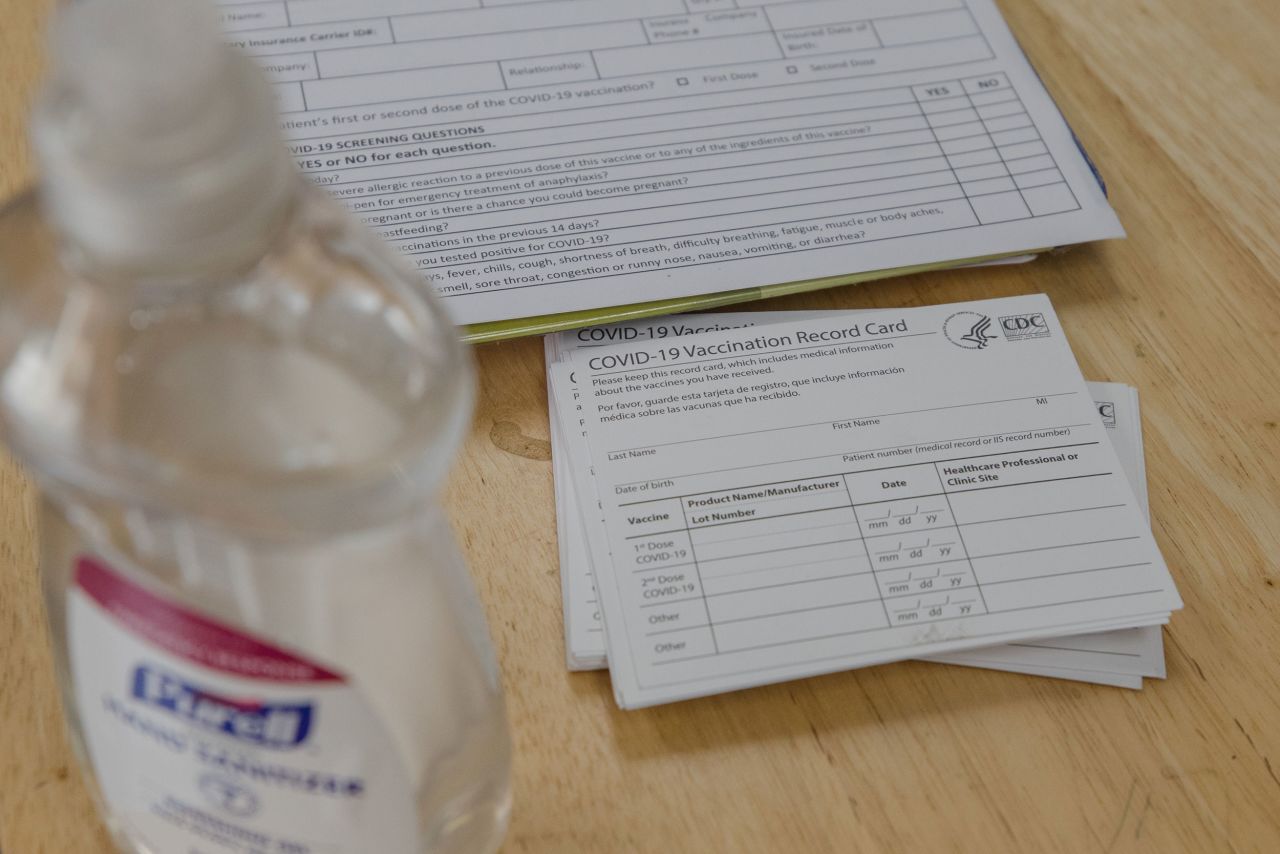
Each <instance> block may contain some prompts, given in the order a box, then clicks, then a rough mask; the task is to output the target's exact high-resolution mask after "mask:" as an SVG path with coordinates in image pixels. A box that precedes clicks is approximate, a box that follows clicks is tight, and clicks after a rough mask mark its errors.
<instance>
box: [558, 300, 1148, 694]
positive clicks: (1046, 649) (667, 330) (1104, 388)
mask: <svg viewBox="0 0 1280 854" xmlns="http://www.w3.org/2000/svg"><path fill="white" fill-rule="evenodd" d="M859 313H860V312H858V311H843V312H833V311H826V312H822V311H780V312H733V313H711V314H699V315H694V316H688V317H661V318H649V319H646V320H637V321H630V322H627V323H621V324H613V325H610V326H604V327H593V328H588V329H575V330H571V331H567V332H561V333H557V334H555V335H548V336H547V337H546V338H545V346H546V360H547V364H548V365H551V364H554V363H555V362H557V361H560V360H562V359H568V360H573V359H574V358H575V357H577V356H580V355H581V353H582V352H584V351H589V350H593V349H598V348H599V347H602V346H608V344H609V343H610V342H615V343H616V342H617V341H620V340H668V339H672V338H677V337H683V336H685V335H691V334H696V332H697V331H698V330H701V329H707V328H725V329H728V328H736V327H741V326H752V325H754V326H761V325H765V324H769V323H780V322H784V321H788V320H802V319H808V318H818V317H831V316H837V315H844V316H855V315H857V314H859ZM1087 385H1088V387H1089V391H1090V395H1091V397H1092V398H1093V400H1094V403H1095V405H1096V406H1097V408H1098V412H1099V416H1100V417H1101V419H1102V423H1103V425H1104V426H1105V427H1107V428H1108V429H1107V436H1108V437H1109V438H1110V439H1111V442H1112V445H1113V446H1114V447H1115V449H1116V453H1117V455H1118V456H1119V458H1120V461H1121V463H1122V465H1123V466H1124V470H1125V473H1126V475H1127V477H1128V478H1129V483H1130V485H1131V486H1132V487H1133V489H1134V493H1135V497H1136V498H1137V500H1138V502H1139V504H1140V505H1141V507H1142V510H1143V515H1144V516H1146V515H1148V513H1147V500H1146V467H1145V465H1144V464H1143V461H1142V432H1141V419H1140V418H1139V411H1138V398H1137V392H1136V390H1135V389H1133V388H1131V387H1129V386H1125V385H1121V384H1118V383H1095V382H1090V383H1088V384H1087ZM551 411H552V418H551V441H552V453H553V467H554V472H555V476H554V479H555V493H556V508H557V524H558V534H559V543H560V571H561V583H562V585H563V592H564V623H565V650H566V658H567V661H568V666H569V669H571V670H590V669H597V668H603V667H606V666H608V664H607V658H606V651H605V643H604V623H603V620H602V618H601V615H600V609H599V603H598V602H597V600H596V596H595V581H594V578H593V577H592V572H591V567H590V557H589V554H588V551H587V547H586V542H585V534H584V532H583V531H582V524H583V522H582V516H581V515H580V510H579V507H578V499H577V495H576V493H575V492H574V489H573V484H572V480H571V478H570V476H569V474H568V470H567V467H566V464H565V456H566V453H567V452H566V449H565V448H564V445H563V442H562V439H561V438H560V430H561V428H560V426H559V419H558V418H556V417H555V412H556V410H555V406H554V405H552V407H551ZM596 504H597V501H596V498H595V496H594V495H592V496H591V498H590V500H589V502H588V503H587V504H586V505H585V506H588V507H591V506H594V505H596ZM989 650H990V651H989ZM933 660H935V661H939V662H942V663H947V664H966V665H972V666H976V667H989V668H993V669H997V670H1011V671H1016V672H1019V673H1029V674H1033V675H1041V676H1051V677H1055V678H1065V679H1075V680H1080V681H1089V682H1098V683H1101V684H1106V685H1117V684H1118V685H1122V686H1123V687H1132V688H1141V687H1142V678H1141V677H1142V676H1144V675H1145V676H1159V677H1163V676H1164V674H1165V667H1164V647H1163V644H1162V641H1161V636H1160V628H1159V627H1158V626H1146V627H1141V628H1134V629H1120V630H1115V631H1111V632H1105V633H1100V634H1097V635H1087V634H1086V635H1077V636H1072V637H1067V638H1051V639H1048V640H1045V641H1038V642H1034V643H1023V644H1010V645H1004V646H1001V647H997V648H994V649H993V648H984V649H978V650H971V651H967V652H960V653H952V654H950V655H948V656H944V657H939V658H935V659H933Z"/></svg>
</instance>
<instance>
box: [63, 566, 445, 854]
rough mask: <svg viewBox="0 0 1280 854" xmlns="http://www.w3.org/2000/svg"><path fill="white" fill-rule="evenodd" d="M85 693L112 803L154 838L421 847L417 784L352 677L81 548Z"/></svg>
mask: <svg viewBox="0 0 1280 854" xmlns="http://www.w3.org/2000/svg"><path fill="white" fill-rule="evenodd" d="M68 595H69V602H68V632H69V638H68V642H69V648H70V656H71V670H72V679H73V684H74V688H75V697H76V706H77V709H78V711H79V714H80V722H81V726H82V728H83V732H84V739H85V743H86V746H87V749H88V753H89V758H90V760H91V761H92V763H93V769H94V772H95V774H96V775H97V778H98V783H99V787H100V789H101V791H102V795H103V798H104V799H105V800H106V804H107V807H108V809H109V810H110V811H111V812H112V813H113V815H114V818H115V819H116V820H117V821H118V822H119V823H120V825H121V826H122V827H123V829H124V830H125V832H126V834H127V835H129V836H130V837H131V838H132V841H134V842H135V843H137V844H140V845H141V846H142V847H144V848H145V849H146V850H148V851H157V852H180V854H223V852H236V854H267V852H270V854H322V853H323V854H346V852H362V853H363V852H370V851H377V852H379V854H417V852H419V851H420V850H421V848H420V846H419V845H418V844H417V843H418V838H417V837H418V833H417V819H416V812H415V809H414V801H413V789H412V788H411V787H410V785H409V781H408V779H407V777H406V774H405V771H404V767H403V765H402V763H401V762H400V761H399V759H398V757H397V754H396V751H395V750H394V749H393V745H392V741H391V738H390V736H389V734H388V732H387V731H386V730H385V729H384V728H383V726H382V725H381V723H380V722H379V720H378V718H377V717H376V715H375V714H374V712H373V710H372V709H371V708H370V706H369V704H368V702H367V701H366V700H365V698H364V697H363V696H362V695H361V694H360V693H359V692H357V691H356V690H354V689H353V687H352V686H351V684H350V682H349V681H348V680H347V678H346V677H345V676H344V675H343V674H341V673H338V672H336V671H335V670H333V669H331V668H329V667H326V666H324V665H322V664H319V663H316V662H315V661H312V660H309V659H307V658H305V657H302V656H300V655H297V654H295V653H292V652H289V651H287V650H284V649H281V648H279V647H278V646H275V645H273V644H272V643H269V642H267V641H265V640H263V639H260V638H255V637H253V636H251V635H248V634H246V633H244V632H243V631H241V630H239V629H237V628H234V627H231V626H228V625H226V624H223V623H221V622H219V621H218V620H215V619H211V618H210V617H208V616H205V615H203V614H199V613H197V612H195V611H193V610H191V609H189V608H187V607H186V606H183V605H178V604H176V603H174V602H172V601H170V600H169V599H167V598H165V597H164V596H162V595H158V594H157V593H155V592H153V591H152V590H150V589H148V588H147V587H144V586H143V585H142V584H140V583H138V581H136V580H134V579H132V578H129V577H126V576H125V575H124V574H123V573H122V572H120V571H118V570H116V569H113V568H111V567H109V566H107V565H106V564H105V563H104V562H103V561H101V560H100V559H98V558H94V557H81V558H79V559H78V560H77V562H76V567H75V583H74V584H73V585H72V587H71V589H70V591H69V593H68Z"/></svg>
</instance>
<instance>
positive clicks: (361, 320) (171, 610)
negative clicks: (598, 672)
mask: <svg viewBox="0 0 1280 854" xmlns="http://www.w3.org/2000/svg"><path fill="white" fill-rule="evenodd" d="M33 125H34V141H35V147H36V151H37V155H38V158H39V161H40V166H41V173H42V176H41V180H40V184H39V186H38V188H37V190H36V192H35V193H34V194H32V195H30V196H28V197H26V198H22V199H19V200H18V201H17V202H15V203H14V204H12V205H10V206H9V208H8V210H7V211H5V212H4V217H3V223H2V224H0V429H2V430H3V435H4V438H5V441H6V442H7V444H8V446H9V447H10V448H11V449H12V451H13V452H14V453H15V454H16V455H17V456H18V457H19V458H20V459H22V460H23V461H24V462H25V464H26V465H27V467H28V469H29V471H30V472H31V473H32V475H33V476H34V477H35V479H36V480H37V482H38V484H39V486H40V489H41V492H42V495H43V503H42V508H41V515H40V527H41V571H42V578H43V584H44V590H45V597H46V602H47V608H48V614H49V622H50V628H51V632H52V638H53V643H54V647H55V650H56V658H57V666H58V671H59V676H60V682H61V686H62V691H63V699H64V705H65V709H66V715H67V719H68V721H69V723H70V730H71V733H72V736H73V741H74V744H75V746H76V748H77V751H78V754H79V756H80V759H81V761H82V762H83V764H84V767H85V768H86V769H88V771H89V772H90V775H89V776H90V777H91V779H92V781H93V784H94V785H93V788H94V789H95V791H96V794H97V797H98V800H99V803H100V806H101V809H102V812H103V814H104V816H105V817H106V821H107V824H108V826H109V828H110V832H111V834H112V837H113V839H114V840H115V842H116V844H117V845H118V846H119V847H120V849H121V850H123V851H128V852H142V853H143V854H175V852H176V853H177V854H187V852H201V854H223V852H238V854H245V852H271V854H307V853H308V852H310V854H374V852H376V854H425V852H433V854H434V852H442V853H443V852H489V851H492V850H494V849H495V848H496V847H497V845H498V843H499V842H500V840H501V838H502V835H503V832H504V829H505V825H506V820H507V813H508V804H509V788H508V776H509V762H510V760H509V756H510V746H509V740H508V735H507V728H506V720H505V712H504V709H503V703H502V695H501V689H500V686H499V682H498V672H497V668H496V665H495V662H494V657H493V653H492V649H491V647H490V642H489V639H488V636H487V633H486V628H485V622H484V617H483V614H482V612H481V610H480V607H479V604H478V602H477V599H476V597H475V593H474V591H473V589H472V587H471V582H470V578H469V576H468V573H467V571H466V567H465V566H464V564H463V562H462V560H461V558H460V555H459V552H458V551H457V549H456V547H455V545H454V542H453V537H452V535H451V532H450V528H449V525H448V523H447V521H446V519H445V518H444V516H443V514H442V512H441V510H440V508H439V506H438V504H437V501H436V492H437V490H438V488H439V485H440V481H441V479H442V476H443V473H444V472H445V470H446V467H447V464H448V463H449V461H450V459H451V458H452V456H453V454H454V452H455V450H456V448H457V446H458V443H459V441H460V436H461V434H462V432H463V430H464V428H465V424H466V421H467V418H468V415H469V412H470V407H471V396H472V373H471V366H470V362H469V360H468V358H467V355H466V353H465V352H464V350H463V349H462V347H461V345H460V343H459V341H458V338H457V336H456V334H455V332H454V329H453V326H452V325H451V323H450V321H449V319H448V318H447V317H446V316H445V314H444V313H443V311H442V310H441V308H440V305H439V304H438V303H437V301H436V299H435V298H434V297H433V295H432V293H431V292H430V289H429V287H428V286H427V285H426V284H425V283H424V282H423V281H422V279H421V277H420V276H419V275H418V274H417V273H416V272H414V271H412V270H410V269H408V267H407V265H405V264H404V263H402V261H401V259H400V258H399V257H398V256H397V255H396V254H395V253H394V252H393V251H392V250H390V249H389V248H387V247H386V246H384V245H382V244H381V243H379V242H378V241H377V239H376V238H374V237H373V236H372V235H371V234H370V233H369V232H367V231H366V230H365V229H364V228H363V227H362V226H361V225H360V224H358V223H356V222H355V221H354V220H353V218H351V217H350V216H348V215H347V213H346V212H345V211H343V210H342V209H341V208H340V207H339V206H338V205H337V204H336V203H335V202H334V201H332V200H331V199H330V198H329V197H328V196H327V195H326V194H324V193H323V192H321V191H320V190H318V189H317V188H315V187H313V186H311V185H310V184H309V183H308V182H307V181H306V180H304V179H303V178H302V177H301V176H300V175H299V173H298V171H297V169H296V168H295V165H294V163H293V160H292V157H291V156H290V153H289V151H288V150H287V148H286V146H285V144H284V142H283V141H282V139H281V136H280V134H279V132H278V126H277V119H276V115H275V111H274V108H273V104H272V95H271V92H270V87H269V86H268V85H267V83H266V82H265V81H264V80H263V78H262V76H261V74H260V73H259V71H258V70H257V69H256V67H255V66H254V65H253V64H252V63H251V62H250V61H249V60H248V59H246V58H245V57H243V56H241V55H240V54H238V53H236V52H235V51H233V50H231V49H229V48H227V47H225V46H224V45H223V43H222V41H221V36H220V34H219V32H218V27H217V23H216V17H215V13H214V11H213V9H212V7H210V6H207V5H204V4H202V3H198V2H196V0H112V2H102V0H87V2H82V3H75V4H71V5H69V6H66V7H64V11H63V13H62V19H61V21H60V23H59V25H58V26H57V27H56V28H55V37H54V40H53V56H52V71H51V75H50V80H49V82H48V84H47V87H46V89H45V91H44V93H43V97H42V98H41V100H40V102H39V104H38V106H37V109H36V113H35V117H34V121H33Z"/></svg>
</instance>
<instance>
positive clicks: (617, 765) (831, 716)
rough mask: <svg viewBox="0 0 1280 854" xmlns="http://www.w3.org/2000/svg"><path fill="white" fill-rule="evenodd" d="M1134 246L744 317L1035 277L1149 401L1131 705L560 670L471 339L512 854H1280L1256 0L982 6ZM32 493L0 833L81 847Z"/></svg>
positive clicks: (5, 716) (461, 491)
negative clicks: (679, 692)
mask: <svg viewBox="0 0 1280 854" xmlns="http://www.w3.org/2000/svg"><path fill="white" fill-rule="evenodd" d="M44 5H45V4H44V3H43V2H38V0H0V21H2V22H3V24H0V40H2V41H0V191H3V192H5V193H8V192H10V191H12V190H14V189H16V188H17V187H18V186H19V185H21V184H22V183H23V182H24V181H25V180H27V174H28V171H27V170H28V165H29V161H28V158H27V154H26V149H25V143H24V140H23V126H24V121H25V119H24V111H25V107H26V103H27V99H28V98H29V95H30V92H31V91H32V87H33V85H34V82H35V79H36V75H37V73H38V72H37V66H38V64H39V63H38V59H37V57H38V46H39V39H38V36H37V30H38V26H39V23H40V18H41V17H42V15H43V12H44V10H43V7H44ZM1001 5H1002V6H1003V7H1004V9H1005V12H1006V14H1007V15H1008V18H1009V21H1010V23H1011V25H1012V26H1013V29H1014V31H1015V33H1016V34H1017V35H1018V36H1019V37H1020V38H1021V39H1022V42H1023V44H1024V46H1025V47H1026V50H1027V52H1028V53H1029V54H1030V56H1031V59H1032V60H1033V62H1034V63H1035V64H1036V66H1037V68H1038V69H1039V70H1040V72H1041V73H1042V74H1043V75H1044V78H1045V82H1046V84H1047V85H1048V87H1049V89H1050V91H1051V92H1052V93H1053V94H1054V95H1055V96H1056V97H1057V98H1058V101H1059V103H1060V104H1061V106H1062V109H1063V111H1064V112H1065V113H1066V115H1067V116H1068V118H1069V119H1070V121H1071V123H1072V125H1074V127H1075V129H1076V131H1077V133H1078V134H1079V135H1080V137H1081V139H1082V140H1083V142H1084V143H1085V145H1086V146H1087V147H1088V149H1089V151H1090V152H1091V153H1092V155H1093V156H1094V158H1095V159H1096V160H1097V161H1098V163H1099V164H1101V166H1102V168H1103V170H1104V172H1105V173H1106V176H1107V178H1108V180H1109V184H1110V188H1111V192H1112V198H1113V200H1114V204H1115V206H1116V208H1117V210H1118V211H1119V212H1120V217H1121V219H1122V221H1123V222H1124V223H1125V225H1126V227H1127V228H1128V230H1129V239H1128V240H1126V241H1121V242H1111V243H1107V244H1103V245H1096V246H1089V247H1084V248H1079V249H1075V250H1072V251H1071V252H1068V253H1066V254H1063V255H1061V256H1058V257H1050V258H1044V259H1041V260H1038V261H1036V262H1035V263H1033V264H1029V265H1026V266H1022V267H1009V268H1000V269H989V270H969V271H958V272H949V273H934V274H929V275H925V276H915V277H910V278H906V279H900V280H896V281H892V282H887V283H882V284H876V285H869V286H866V287H862V288H846V289H844V290H840V291H835V292H829V293H823V294H817V295H812V296H808V297H803V298H794V299H787V300H780V301H776V302H774V303H770V304H767V305H764V306H760V307H761V308H770V309H796V308H861V307H891V306H904V305H919V304H925V303H940V302H951V301H955V300H965V299H974V298H980V297H994V296H1007V295H1012V294H1021V293H1028V292H1034V291H1044V292H1047V293H1048V294H1049V295H1050V296H1051V297H1052V298H1053V301H1054V303H1055V305H1056V306H1057V309H1058V312H1059V313H1060V315H1061V316H1062V320H1063V323H1064V324H1065V325H1066V328H1067V330H1068V332H1069V334H1070V336H1071V341H1072V344H1073V346H1074V348H1075V351H1076V354H1077V355H1078V356H1079V358H1080V362H1081V365H1082V367H1083V369H1084V373H1085V376H1086V377H1089V378H1093V379H1100V380H1102V379H1105V380H1116V381H1122V382H1128V383H1132V384H1134V385H1136V386H1138V388H1139V389H1140V390H1141V394H1142V407H1143V413H1144V415H1145V428H1146V443H1147V463H1148V468H1149V472H1150V486H1151V505H1152V516H1153V518H1154V527H1155V533H1156V539H1157V540H1158V541H1159V543H1160V547H1161V548H1162V549H1163V551H1164V554H1165V556H1166V558H1167V560H1168V562H1169V564H1170V566H1171V568H1172V570H1173V573H1174V576H1175V578H1176V580H1177V582H1178V585H1179V588H1180V589H1181V591H1182V595H1183V597H1184V598H1185V600H1186V609H1185V610H1184V611H1182V612H1180V613H1178V614H1175V615H1174V618H1173V622H1172V624H1171V625H1170V627H1169V629H1168V630H1167V632H1166V635H1165V639H1166V648H1167V653H1168V658H1169V678H1168V680H1167V681H1163V682H1161V681H1150V682H1148V687H1147V688H1146V689H1145V690H1144V691H1142V692H1132V691H1126V690H1120V689H1112V688H1098V687H1092V686H1088V685H1081V684H1073V683H1070V682H1061V681H1056V680H1051V679H1040V678H1033V677H1024V676H1015V675H1010V674H1003V673H993V672H986V671H977V670H969V669H962V668H956V667H945V666H940V665H929V664H918V663H906V664H898V665H892V666H887V667H877V668H872V669H868V670H863V671H859V672H853V673H842V674H838V675H834V676H827V677H823V678H818V679H808V680H804V681H800V682H794V683H790V684H785V685H778V686H774V687H768V688H761V689H757V690H752V691H746V692H741V693H737V694H733V695H728V696H720V697H714V698H710V699H705V700H698V701H694V702H689V703H681V704H677V705H673V706H668V707H664V708H656V709H651V710H647V711H637V712H621V711H619V710H618V709H617V707H616V706H615V705H614V703H613V700H612V698H611V695H610V692H609V686H608V677H607V676H606V675H605V674H604V673H587V674H571V673H568V672H566V671H565V668H564V655H563V650H562V629H561V613H560V581H559V577H558V574H557V565H556V547H555V533H554V532H555V519H554V511H553V506H552V493H551V466H550V463H549V462H548V461H549V459H550V447H549V445H548V442H547V435H548V434H547V407H546V397H545V383H544V375H543V361H542V345H541V342H540V341H537V340H526V341H517V342H514V343H505V344H497V345H489V346H485V347H482V348H480V349H479V351H478V353H477V355H478V358H479V363H480V367H481V382H482V388H481V393H480V403H479V408H478V411H477V413H476V418H475V424H474V426H473V429H472V431H471V434H470V438H469V439H468V441H467V445H466V448H465V449H464V451H463V454H462V458H461V460H460V462H459V464H458V466H457V468H456V470H455V472H454V475H453V479H452V481H451V484H450V488H449V493H448V501H449V507H450V508H451V510H452V513H453V518H454V521H455V523H456V526H457V529H458V531H459V533H460V535H461V538H462V540H463V542H464V544H465V548H466V551H467V553H468V556H469V558H470V561H471V566H472V567H473V569H474V572H475V574H476V576H477V578H478V581H479V584H480V587H481V593H482V595H483V598H484V602H485V605H486V607H487V610H488V614H489V620H490V626H491V629H492V632H493V635H494V639H495V641H496V643H497V647H498V652H499V655H500V657H501V661H502V669H503V676H504V680H505V683H506V690H507V697H508V700H509V704H510V713H511V725H512V729H513V732H514V738H515V744H516V764H515V794H516V808H515V814H514V818H513V821H512V825H511V832H510V835H509V837H508V842H507V846H506V850H507V851H514V852H522V851H538V852H571V851H589V852H603V851H655V852H657V851H661V852H667V851H696V852H707V851H732V852H739V851H744V852H745V851H779V852H810V851H814V852H818V851H833V852H852V851H860V852H871V851H880V850H886V851H891V850H892V851H908V852H924V851H941V850H946V851H983V852H986V851H996V850H998V851H1017V852H1023V851H1064V852H1079V851H1161V852H1167V851H1193V852H1213V851H1277V850H1280V655H1277V649H1278V648H1280V647H1278V644H1280V569H1278V568H1277V564H1278V562H1280V509H1278V508H1280V426H1278V425H1280V357H1278V356H1277V352H1278V348H1280V288H1278V287H1277V284H1278V282H1280V236H1278V234H1280V232H1277V223H1280V180H1278V179H1277V174H1278V173H1277V170H1278V169H1280V136H1278V134H1280V63H1278V62H1277V61H1276V43H1277V40H1278V39H1280V4H1277V3H1276V2H1274V0H1219V2H1216V3H1204V2H1201V0H1134V2H1115V0H1022V2H1016V0H1002V3H1001ZM32 507H33V504H32V491H31V489H30V486H29V484H28V482H27V481H26V480H25V479H24V478H23V476H22V474H21V473H20V472H19V470H18V469H17V468H16V467H15V466H14V465H13V464H12V463H11V462H4V463H3V465H0V514H2V518H0V848H3V850H4V851H6V852H9V854H39V852H57V853H58V854H61V852H77V854H93V852H98V851H106V850H107V843H106V840H105V837H104V835H103V833H102V830H101V828H100V825H99V823H98V820H97V819H96V818H95V817H94V814H93V811H92V808H91V806H90V804H89V801H88V799H87V797H86V795H85V790H84V787H83V785H82V783H81V780H80V775H79V772H78V771H77V769H76V766H75V764H74V762H73V759H72V758H71V756H70V755H69V753H68V749H67V743H66V740H65V738H64V735H63V732H62V723H61V713H60V711H59V707H58V701H57V698H56V696H55V692H54V682H53V675H52V663H51V660H50V654H49V648H48V645H47V643H46V639H45V635H44V621H43V617H42V613H41V605H40V600H39V597H38V585H37V575H36V567H35V546H34V537H35V531H34V527H33V512H32Z"/></svg>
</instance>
